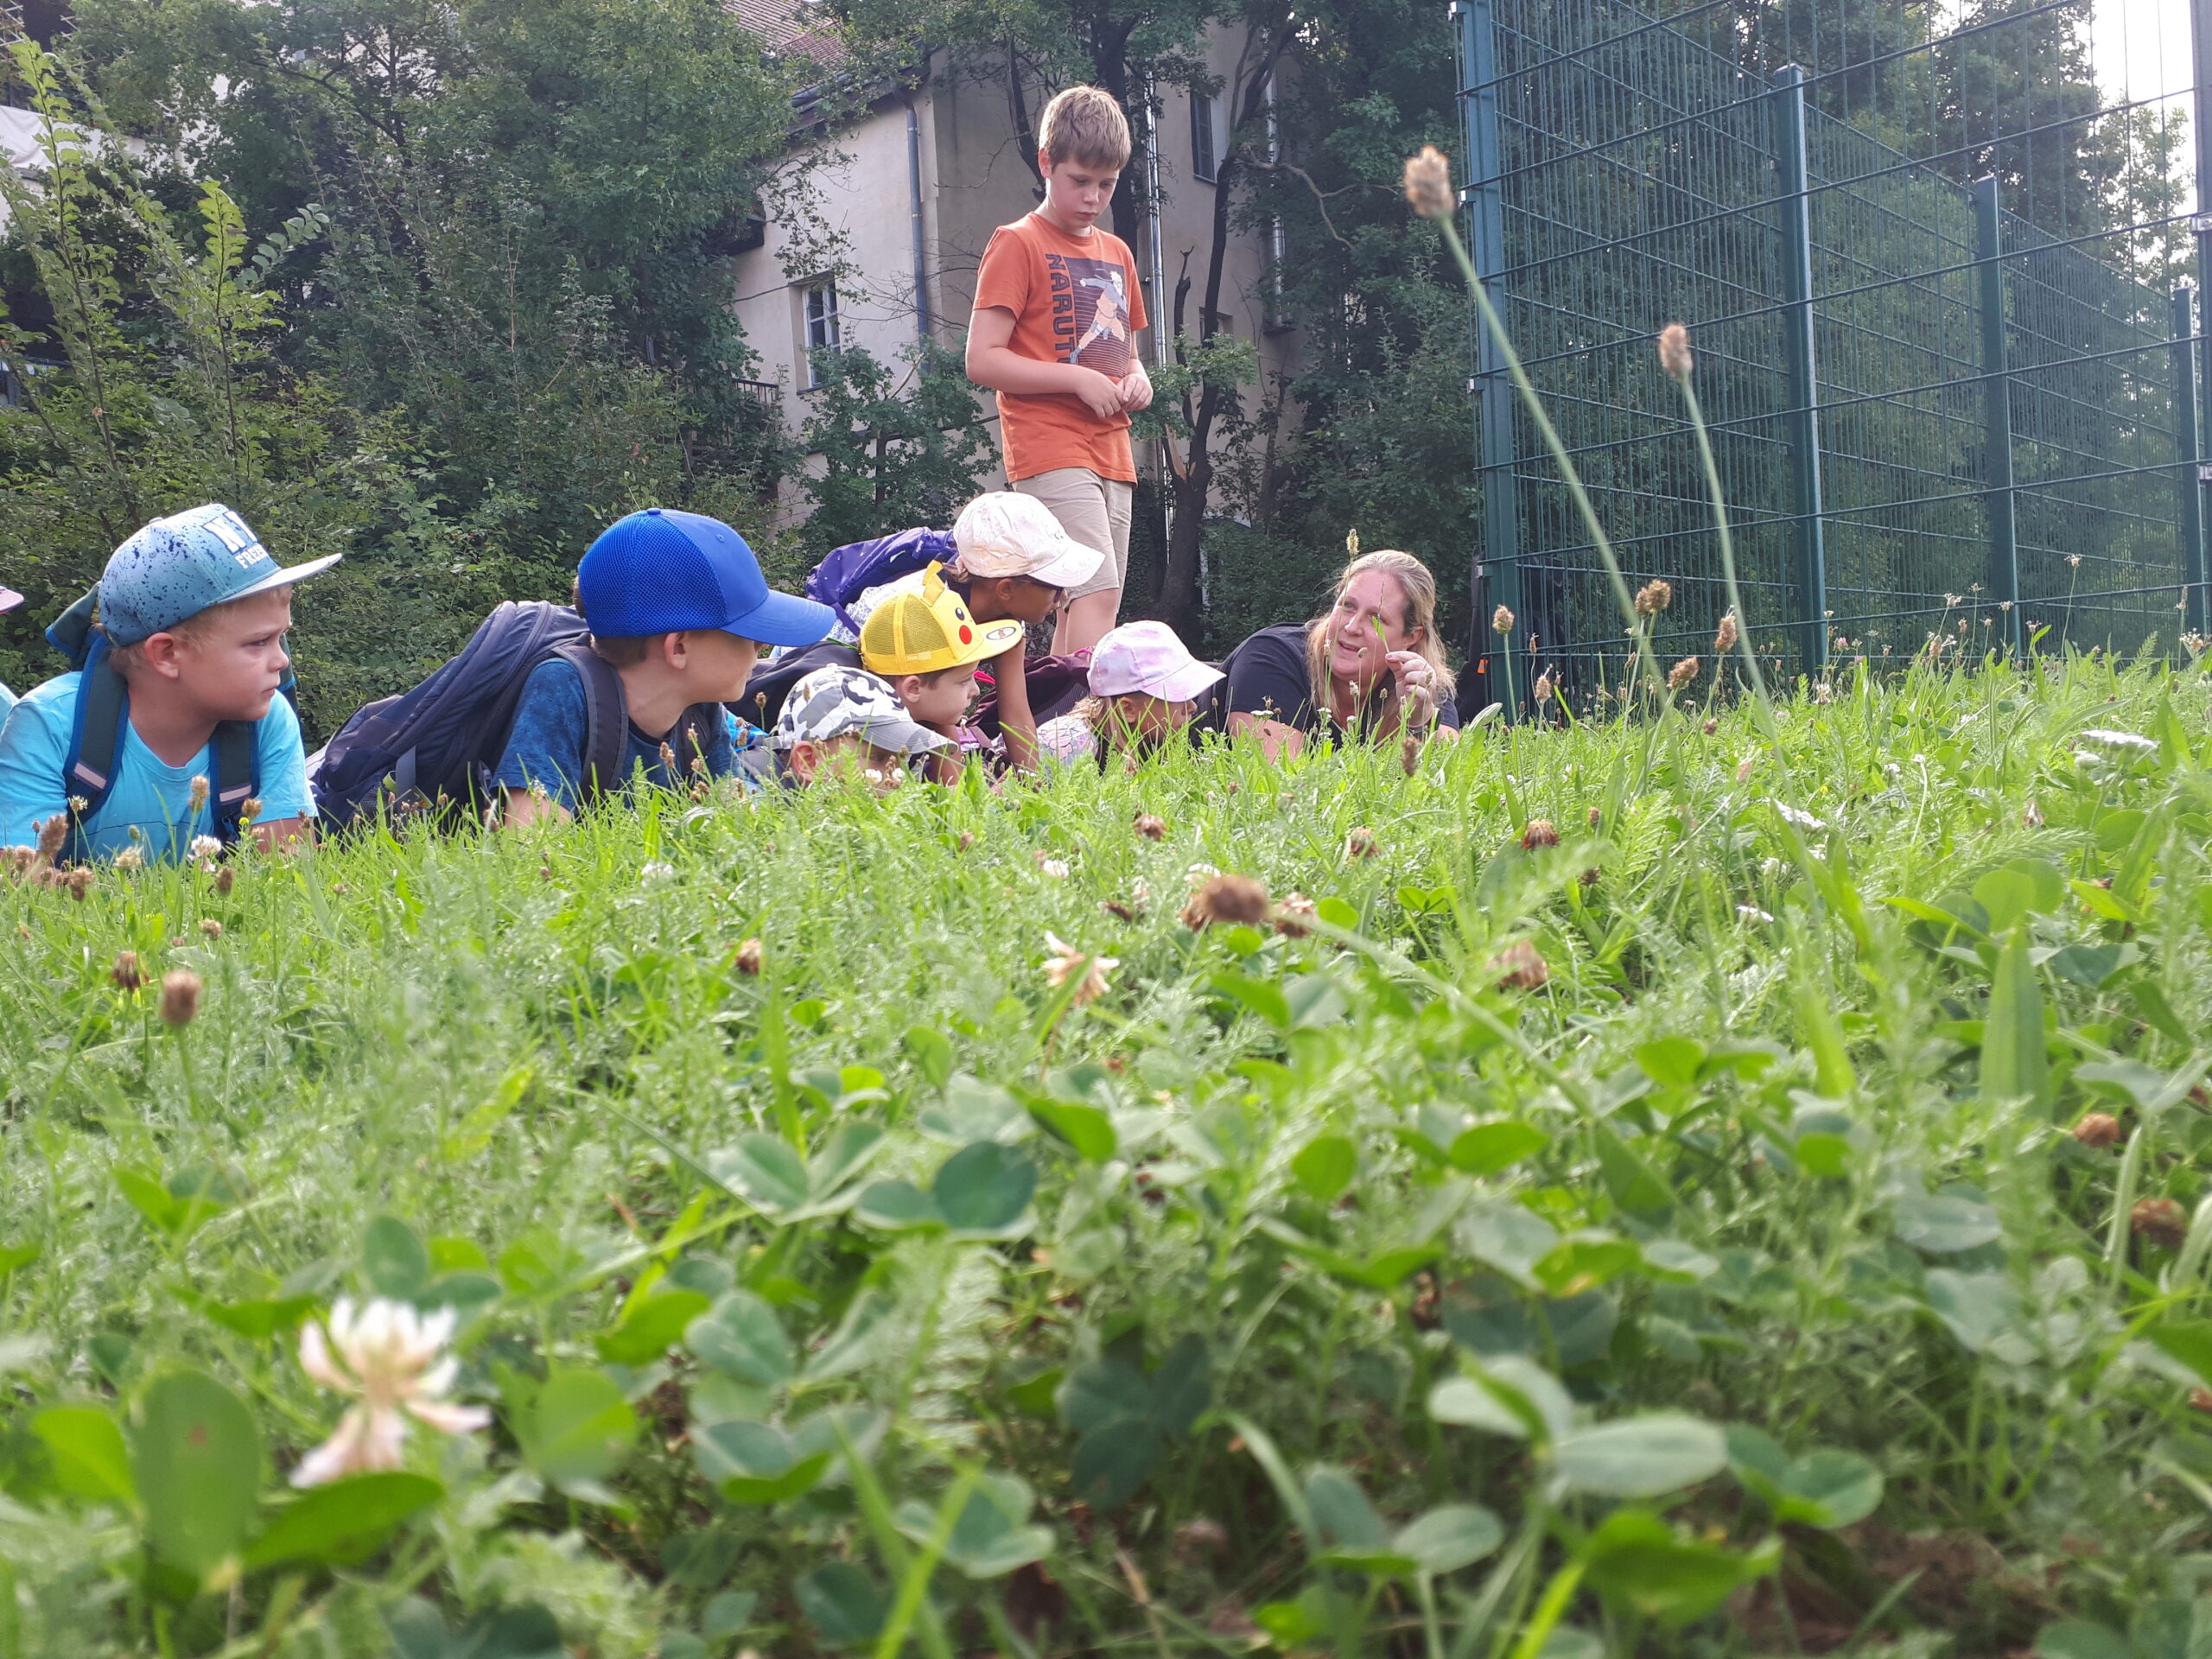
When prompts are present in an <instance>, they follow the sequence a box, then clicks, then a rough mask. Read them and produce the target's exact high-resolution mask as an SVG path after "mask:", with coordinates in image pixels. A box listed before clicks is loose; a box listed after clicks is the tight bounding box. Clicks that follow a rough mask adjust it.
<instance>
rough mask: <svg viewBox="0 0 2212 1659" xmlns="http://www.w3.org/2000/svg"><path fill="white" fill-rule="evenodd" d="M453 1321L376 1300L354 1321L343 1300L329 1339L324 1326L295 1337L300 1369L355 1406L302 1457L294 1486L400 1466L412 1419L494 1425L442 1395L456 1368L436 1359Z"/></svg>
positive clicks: (462, 1426)
mask: <svg viewBox="0 0 2212 1659" xmlns="http://www.w3.org/2000/svg"><path fill="white" fill-rule="evenodd" d="M453 1327H454V1311H453V1309H451V1308H449V1307H442V1308H440V1309H439V1310H438V1311H437V1312H436V1313H431V1314H423V1313H418V1312H416V1309H415V1308H413V1307H412V1306H409V1305H408V1304H407V1303H405V1302H395V1301H390V1300H385V1298H384V1297H381V1296H379V1297H377V1298H375V1299H374V1300H372V1301H371V1302H370V1303H369V1304H368V1306H365V1307H364V1308H362V1309H361V1310H360V1312H359V1316H358V1317H357V1316H356V1314H355V1313H354V1308H353V1300H352V1298H350V1297H346V1296H341V1297H340V1298H339V1299H338V1305H337V1306H334V1307H333V1308H332V1309H331V1310H330V1319H329V1322H328V1335H327V1336H326V1335H325V1334H324V1326H322V1325H314V1324H310V1325H308V1326H307V1327H306V1328H305V1329H304V1330H302V1332H300V1369H301V1370H303V1371H305V1372H306V1373H307V1374H308V1376H311V1377H313V1378H314V1379H315V1381H316V1382H318V1383H321V1384H322V1386H323V1387H324V1388H326V1389H332V1390H333V1391H334V1392H336V1393H339V1394H351V1395H359V1397H360V1403H359V1405H357V1406H354V1407H353V1408H350V1409H349V1410H348V1411H347V1412H346V1414H345V1416H343V1417H342V1418H340V1420H339V1422H338V1432H337V1433H334V1434H333V1435H332V1436H331V1437H330V1438H329V1439H328V1440H325V1441H324V1442H323V1443H322V1444H321V1446H317V1447H315V1450H314V1451H312V1452H308V1454H307V1456H306V1457H304V1458H302V1459H300V1466H299V1467H298V1468H296V1469H295V1470H293V1471H292V1484H293V1485H295V1486H321V1485H322V1484H325V1483H326V1482H328V1481H333V1480H336V1479H338V1478H340V1476H343V1475H353V1474H363V1473H366V1472H369V1471H373V1470H378V1469H397V1468H398V1467H399V1466H400V1446H401V1445H402V1443H403V1442H404V1440H406V1438H407V1419H408V1418H409V1417H412V1418H414V1419H415V1420H416V1421H417V1422H420V1423H424V1424H427V1425H429V1427H432V1428H435V1429H436V1430H437V1431H438V1432H439V1433H442V1434H464V1433H467V1432H468V1431H470V1430H471V1429H478V1428H482V1427H484V1426H485V1425H486V1424H487V1423H489V1422H490V1421H492V1414H491V1413H490V1412H488V1411H486V1410H485V1409H484V1408H481V1407H480V1406H455V1405H449V1404H448V1403H447V1402H445V1400H444V1399H443V1397H442V1396H443V1395H444V1394H445V1392H446V1390H447V1389H450V1388H451V1387H452V1386H453V1379H454V1371H455V1370H456V1369H457V1368H458V1362H456V1361H455V1360H454V1358H453V1357H451V1356H450V1355H448V1356H447V1357H444V1358H440V1357H439V1351H440V1350H442V1348H444V1346H445V1345H446V1344H447V1343H448V1341H450V1340H451V1339H452V1337H453Z"/></svg>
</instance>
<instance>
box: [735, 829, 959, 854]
mask: <svg viewBox="0 0 2212 1659" xmlns="http://www.w3.org/2000/svg"><path fill="white" fill-rule="evenodd" d="M975 844H976V832H975V831H974V830H973V829H963V830H962V831H961V832H960V833H959V835H958V836H955V837H954V840H953V845H954V846H955V847H956V848H957V849H959V850H960V851H962V852H963V853H964V852H966V851H967V850H968V849H969V848H970V847H973V846H974V845H975ZM768 850H769V851H770V852H774V851H775V850H776V849H774V848H772V847H771V848H770V849H768Z"/></svg>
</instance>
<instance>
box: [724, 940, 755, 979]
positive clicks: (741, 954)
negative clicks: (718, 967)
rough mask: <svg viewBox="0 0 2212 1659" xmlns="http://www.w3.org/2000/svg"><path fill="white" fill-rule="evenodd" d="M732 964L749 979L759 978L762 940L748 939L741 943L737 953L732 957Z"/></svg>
mask: <svg viewBox="0 0 2212 1659" xmlns="http://www.w3.org/2000/svg"><path fill="white" fill-rule="evenodd" d="M730 965H731V966H732V967H734V968H735V969H737V971H738V972H739V973H741V974H743V975H744V976H746V977H747V979H758V978H759V977H760V940H758V939H747V940H746V941H745V943H744V944H741V945H739V946H738V947H737V955H736V956H734V957H732V958H731V959H730Z"/></svg>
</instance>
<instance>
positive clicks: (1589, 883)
mask: <svg viewBox="0 0 2212 1659" xmlns="http://www.w3.org/2000/svg"><path fill="white" fill-rule="evenodd" d="M1582 885H1583V886H1584V887H1596V886H1597V885H1598V869H1597V867H1596V866H1595V865H1592V867H1591V868H1588V869H1586V870H1585V871H1583V872H1582Z"/></svg>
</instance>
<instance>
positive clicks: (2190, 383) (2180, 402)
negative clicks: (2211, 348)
mask: <svg viewBox="0 0 2212 1659" xmlns="http://www.w3.org/2000/svg"><path fill="white" fill-rule="evenodd" d="M2174 451H2175V457H2174V458H2175V459H2176V460H2177V461H2180V462H2181V467H2180V470H2179V471H2178V472H2177V474H2175V478H2174V482H2175V486H2176V487H2177V489H2179V491H2180V492H2181V547H2180V549H2179V550H2178V551H2179V553H2180V557H2179V559H2178V560H2177V561H2176V563H2178V564H2179V566H2180V567H2181V568H2180V571H2179V575H2180V576H2181V580H2182V601H2183V623H2182V626H2183V627H2185V628H2187V629H2188V630H2189V631H2190V632H2191V633H2202V632H2205V626H2204V623H2205V611H2206V605H2205V600H2206V593H2205V578H2206V571H2205V568H2204V486H2203V484H2202V481H2201V480H2199V479H2198V477H2197V468H2198V467H2200V466H2201V465H2202V462H2203V459H2204V452H2203V450H2202V448H2201V447H2200V446H2199V444H2198V442H2197V435H2196V289H2193V288H2191V287H2190V285H2189V284H2188V283H2175V284H2174Z"/></svg>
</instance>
